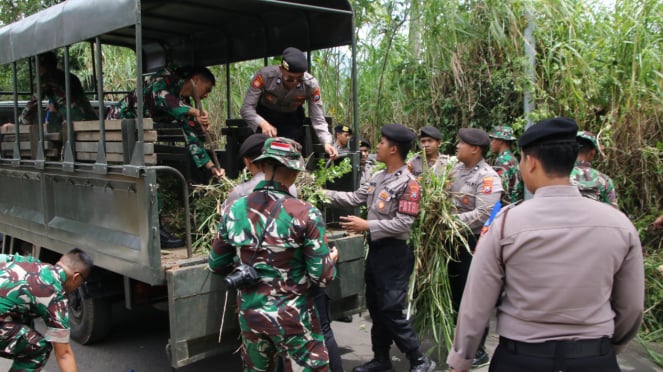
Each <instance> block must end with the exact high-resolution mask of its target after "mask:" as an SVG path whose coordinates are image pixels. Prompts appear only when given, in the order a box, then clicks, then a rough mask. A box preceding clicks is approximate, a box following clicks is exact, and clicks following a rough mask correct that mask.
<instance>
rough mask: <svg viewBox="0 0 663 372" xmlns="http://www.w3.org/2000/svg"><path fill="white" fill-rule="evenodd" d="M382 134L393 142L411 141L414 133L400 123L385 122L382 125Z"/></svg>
mask: <svg viewBox="0 0 663 372" xmlns="http://www.w3.org/2000/svg"><path fill="white" fill-rule="evenodd" d="M381 133H382V135H383V136H385V137H387V138H388V139H390V140H392V141H395V142H411V141H412V140H413V139H414V137H416V135H415V134H414V132H413V131H412V130H411V129H410V128H408V127H406V126H404V125H401V124H386V125H383V126H382V131H381Z"/></svg>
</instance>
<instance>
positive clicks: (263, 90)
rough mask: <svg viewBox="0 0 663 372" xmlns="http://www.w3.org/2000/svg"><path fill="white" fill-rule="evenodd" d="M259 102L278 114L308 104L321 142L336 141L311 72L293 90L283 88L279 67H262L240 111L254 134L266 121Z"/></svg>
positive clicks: (306, 73) (316, 82) (247, 92)
mask: <svg viewBox="0 0 663 372" xmlns="http://www.w3.org/2000/svg"><path fill="white" fill-rule="evenodd" d="M258 102H260V104H262V105H263V106H265V107H266V108H268V109H270V110H274V111H278V112H293V111H295V110H296V109H297V108H298V107H299V106H301V105H303V104H304V102H308V112H309V116H310V117H311V124H312V126H313V129H314V130H315V134H316V135H317V136H318V139H319V140H320V143H323V144H331V143H332V142H333V141H332V136H331V133H329V126H328V125H327V121H326V120H325V114H324V110H323V108H322V98H321V94H320V86H319V85H318V81H317V80H316V79H315V78H314V77H313V76H312V75H311V74H309V73H308V72H305V73H304V77H303V81H302V82H301V83H297V86H296V87H295V88H293V89H290V90H288V89H286V88H285V87H284V86H283V83H282V81H281V71H280V70H279V66H267V67H263V68H262V69H260V71H258V73H256V75H255V76H254V77H253V80H251V86H250V87H249V89H248V90H247V91H246V96H245V97H244V103H243V104H242V108H241V109H240V114H241V115H242V118H243V119H244V120H245V121H246V123H247V124H248V125H249V126H250V127H251V129H253V131H254V132H255V131H257V130H258V128H259V124H260V123H261V122H262V121H263V120H265V119H264V118H263V117H262V116H260V115H258V113H257V112H256V107H257V106H258Z"/></svg>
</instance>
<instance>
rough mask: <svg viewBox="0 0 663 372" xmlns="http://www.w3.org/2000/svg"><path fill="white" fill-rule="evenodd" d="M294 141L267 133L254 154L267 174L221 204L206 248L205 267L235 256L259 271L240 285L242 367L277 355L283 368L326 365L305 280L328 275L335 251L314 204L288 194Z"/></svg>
mask: <svg viewBox="0 0 663 372" xmlns="http://www.w3.org/2000/svg"><path fill="white" fill-rule="evenodd" d="M299 149H300V146H299V144H298V143H296V142H295V141H293V140H290V139H287V138H281V137H276V138H269V139H267V141H265V145H264V147H263V153H262V155H261V156H259V157H257V158H256V159H255V160H254V162H255V163H256V164H258V165H259V167H260V168H261V170H262V171H263V172H264V173H265V180H264V181H261V182H260V183H258V185H257V186H256V188H255V189H254V191H253V192H252V193H251V194H249V195H248V196H245V197H241V198H239V199H238V200H237V201H235V202H234V203H232V204H231V205H229V206H226V207H225V209H224V210H223V211H222V213H221V216H222V217H221V222H220V223H219V231H218V233H217V235H216V238H215V240H214V243H213V247H212V251H211V252H210V257H209V267H210V269H211V270H213V271H215V272H218V273H220V274H228V273H229V272H230V271H231V270H232V269H233V266H234V264H235V262H236V261H237V260H239V261H241V263H243V264H246V265H250V266H253V267H254V268H255V270H256V272H257V273H258V276H259V277H260V280H259V282H258V284H257V285H255V286H252V287H244V288H240V289H239V290H238V301H237V302H238V304H239V324H240V328H241V332H242V343H243V347H242V360H243V361H244V370H245V371H274V368H275V366H276V362H277V359H278V357H279V356H280V357H282V358H283V360H284V364H285V370H286V371H293V370H297V371H327V369H328V356H327V350H326V348H325V344H324V337H323V335H322V331H321V329H320V323H319V320H318V314H317V312H316V310H315V307H314V305H313V296H312V295H311V293H310V288H311V286H312V285H318V286H321V287H324V286H325V285H326V284H327V283H328V282H330V281H331V280H332V279H333V278H334V275H335V268H334V261H335V259H336V258H337V257H338V253H337V252H336V251H335V250H333V251H331V252H330V250H329V248H328V246H327V242H326V240H325V223H324V220H323V218H322V214H321V213H320V211H319V210H318V209H317V208H315V207H313V206H312V205H310V204H308V203H306V202H303V201H301V200H298V199H296V198H294V197H292V196H291V195H289V194H288V191H287V190H288V187H290V185H292V183H293V182H294V181H295V178H297V175H298V173H299V172H300V171H302V170H304V159H303V158H302V156H301V154H300V150H299ZM281 199H283V201H282V204H281V206H280V207H279V208H280V209H279V210H278V211H276V213H275V214H274V215H273V216H274V218H273V220H272V221H271V224H270V226H269V228H268V229H267V230H265V229H266V226H265V223H266V220H267V219H268V216H269V215H270V214H272V209H273V208H274V207H275V204H276V203H277V201H279V200H281ZM263 233H264V239H263V240H262V242H260V237H261V234H263Z"/></svg>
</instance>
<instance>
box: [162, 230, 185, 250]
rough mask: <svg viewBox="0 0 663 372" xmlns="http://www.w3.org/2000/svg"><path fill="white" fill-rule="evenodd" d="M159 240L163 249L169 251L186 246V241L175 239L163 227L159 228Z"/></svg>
mask: <svg viewBox="0 0 663 372" xmlns="http://www.w3.org/2000/svg"><path fill="white" fill-rule="evenodd" d="M159 240H160V241H161V248H166V249H168V248H179V247H182V246H184V239H180V238H176V237H174V236H173V235H171V234H170V233H169V232H168V231H166V230H165V229H164V228H163V227H159Z"/></svg>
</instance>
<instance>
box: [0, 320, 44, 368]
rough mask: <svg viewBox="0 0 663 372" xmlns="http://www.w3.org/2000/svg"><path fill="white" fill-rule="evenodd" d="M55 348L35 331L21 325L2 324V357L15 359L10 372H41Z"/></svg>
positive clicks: (0, 337) (0, 351)
mask: <svg viewBox="0 0 663 372" xmlns="http://www.w3.org/2000/svg"><path fill="white" fill-rule="evenodd" d="M52 348H53V346H52V345H51V343H50V342H48V341H46V339H44V337H43V336H42V335H41V334H40V333H39V332H37V331H35V330H34V329H32V328H30V327H29V326H27V325H25V324H21V323H15V322H5V323H0V357H3V358H7V359H13V360H14V363H13V364H12V366H11V368H10V369H9V372H32V371H41V370H42V368H44V366H45V365H46V362H47V361H48V356H49V355H50V354H51V349H52Z"/></svg>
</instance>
